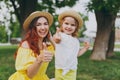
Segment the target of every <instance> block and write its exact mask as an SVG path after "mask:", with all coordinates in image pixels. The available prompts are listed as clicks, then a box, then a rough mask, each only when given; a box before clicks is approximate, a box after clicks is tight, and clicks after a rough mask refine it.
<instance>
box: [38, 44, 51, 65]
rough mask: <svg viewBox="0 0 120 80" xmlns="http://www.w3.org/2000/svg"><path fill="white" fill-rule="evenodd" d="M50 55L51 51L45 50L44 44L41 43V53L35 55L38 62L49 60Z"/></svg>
mask: <svg viewBox="0 0 120 80" xmlns="http://www.w3.org/2000/svg"><path fill="white" fill-rule="evenodd" d="M52 57H53V55H52V53H51V52H50V51H48V50H47V46H46V44H45V43H43V53H41V54H40V55H39V56H38V57H37V61H38V63H41V62H50V61H51V60H52Z"/></svg>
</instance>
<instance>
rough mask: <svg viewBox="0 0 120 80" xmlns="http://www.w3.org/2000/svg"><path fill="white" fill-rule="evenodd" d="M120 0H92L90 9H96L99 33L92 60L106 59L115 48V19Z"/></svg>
mask: <svg viewBox="0 0 120 80" xmlns="http://www.w3.org/2000/svg"><path fill="white" fill-rule="evenodd" d="M119 4H120V1H119V0H91V1H90V2H89V3H88V9H89V10H90V11H94V13H95V16H96V21H97V33H96V39H95V43H94V46H93V51H92V55H91V57H90V58H91V59H92V60H105V59H106V55H109V54H110V55H112V54H113V49H114V39H115V38H114V32H115V25H114V24H115V19H116V17H117V13H118V12H119V10H120V6H119Z"/></svg>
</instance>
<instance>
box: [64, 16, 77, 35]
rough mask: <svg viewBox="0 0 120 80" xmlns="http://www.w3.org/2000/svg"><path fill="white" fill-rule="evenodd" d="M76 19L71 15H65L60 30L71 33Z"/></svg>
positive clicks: (74, 27) (73, 30)
mask: <svg viewBox="0 0 120 80" xmlns="http://www.w3.org/2000/svg"><path fill="white" fill-rule="evenodd" d="M76 28H77V26H76V21H75V19H74V18H72V17H65V18H64V20H63V24H62V31H63V32H64V33H66V34H68V35H72V34H73V33H74V32H75V30H76Z"/></svg>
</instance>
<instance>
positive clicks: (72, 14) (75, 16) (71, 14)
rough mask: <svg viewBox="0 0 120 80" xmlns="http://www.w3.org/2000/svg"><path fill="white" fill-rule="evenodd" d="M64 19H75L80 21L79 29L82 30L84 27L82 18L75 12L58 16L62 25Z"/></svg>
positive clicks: (70, 11)
mask: <svg viewBox="0 0 120 80" xmlns="http://www.w3.org/2000/svg"><path fill="white" fill-rule="evenodd" d="M64 17H73V18H75V19H76V20H77V21H78V25H79V28H81V27H82V25H83V20H82V18H81V16H80V15H79V14H78V13H77V12H76V11H74V10H67V11H65V12H63V13H61V14H60V15H59V16H58V21H59V23H60V24H62V19H63V18H64Z"/></svg>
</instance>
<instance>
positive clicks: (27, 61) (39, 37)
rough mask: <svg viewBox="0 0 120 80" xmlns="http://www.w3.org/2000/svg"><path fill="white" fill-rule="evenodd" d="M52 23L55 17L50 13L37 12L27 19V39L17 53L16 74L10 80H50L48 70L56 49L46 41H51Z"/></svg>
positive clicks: (25, 24) (25, 26) (25, 25)
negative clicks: (50, 28) (50, 30)
mask: <svg viewBox="0 0 120 80" xmlns="http://www.w3.org/2000/svg"><path fill="white" fill-rule="evenodd" d="M52 22H53V16H52V15H51V14H50V13H48V12H40V11H36V12H33V13H32V14H30V15H29V16H28V17H27V19H26V20H25V21H24V23H23V28H24V30H25V31H26V35H25V39H24V40H22V42H21V43H20V46H19V48H18V50H17V52H16V62H15V67H16V72H15V73H14V74H13V75H11V76H10V78H9V79H8V80H49V78H48V76H47V75H46V69H47V67H48V63H49V62H50V61H51V60H52V57H53V50H54V48H53V46H52V45H51V44H50V45H49V46H48V45H47V43H46V41H48V40H49V39H50V35H49V27H50V26H51V25H52Z"/></svg>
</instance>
